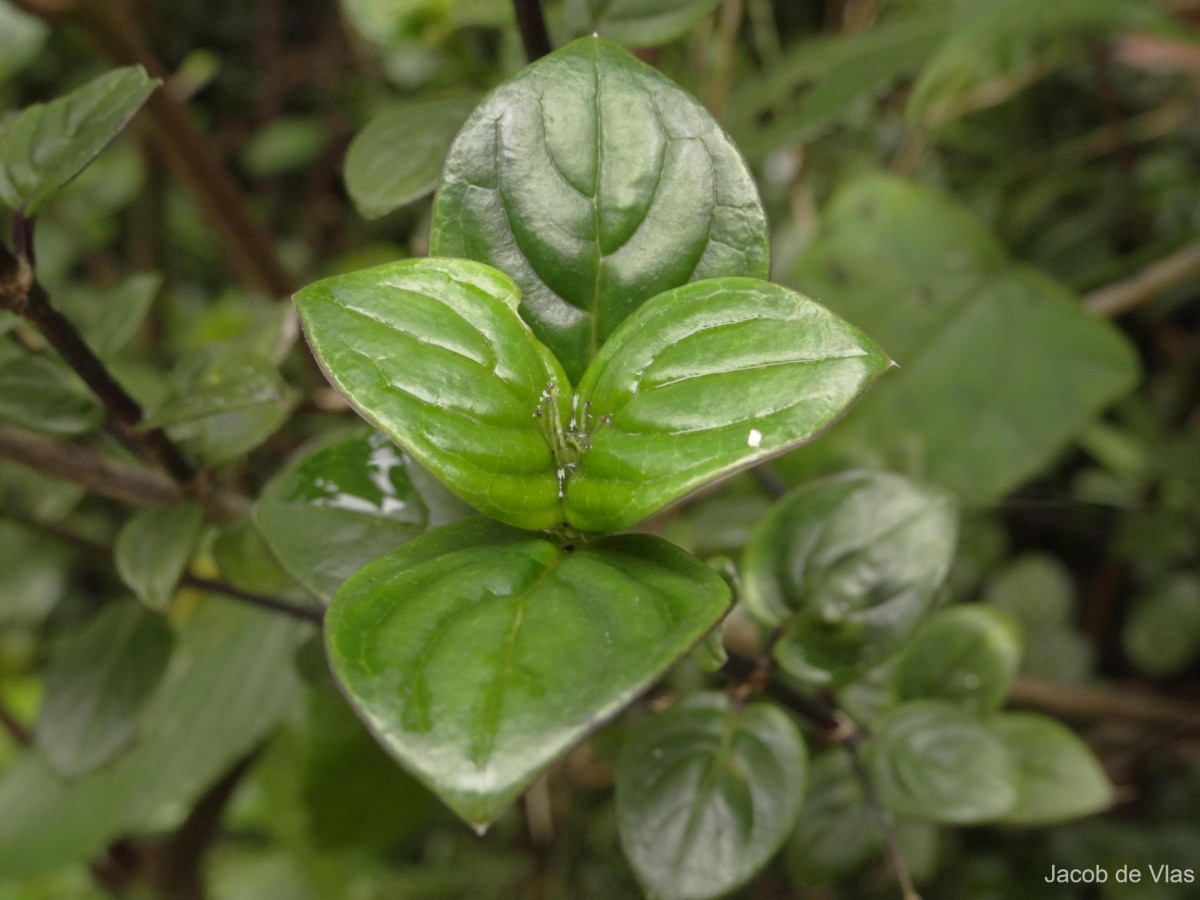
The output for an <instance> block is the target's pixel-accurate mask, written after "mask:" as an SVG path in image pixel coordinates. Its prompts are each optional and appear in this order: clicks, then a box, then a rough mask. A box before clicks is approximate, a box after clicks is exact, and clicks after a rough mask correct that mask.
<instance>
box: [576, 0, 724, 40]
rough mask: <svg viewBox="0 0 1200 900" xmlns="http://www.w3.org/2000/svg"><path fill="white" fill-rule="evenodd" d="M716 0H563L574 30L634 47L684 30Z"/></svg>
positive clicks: (677, 35)
mask: <svg viewBox="0 0 1200 900" xmlns="http://www.w3.org/2000/svg"><path fill="white" fill-rule="evenodd" d="M718 3H720V0H567V9H566V12H567V18H568V21H569V22H570V23H571V27H572V30H573V31H575V33H576V34H599V35H600V36H601V37H606V38H609V39H610V40H614V41H618V42H620V43H622V44H628V45H631V46H634V47H651V46H653V45H655V44H665V43H667V42H668V41H673V40H674V39H675V38H677V37H681V36H682V35H685V34H687V33H688V32H689V31H690V30H691V29H692V26H693V25H695V24H696V23H697V22H699V21H700V20H701V19H703V18H704V17H705V16H707V15H709V14H710V13H711V12H712V11H713V10H714V9H716V8H717V4H718Z"/></svg>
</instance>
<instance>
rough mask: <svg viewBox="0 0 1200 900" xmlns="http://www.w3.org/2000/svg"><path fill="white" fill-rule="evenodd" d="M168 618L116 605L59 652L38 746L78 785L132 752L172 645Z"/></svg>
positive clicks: (50, 676) (52, 665)
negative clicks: (89, 774) (132, 741)
mask: <svg viewBox="0 0 1200 900" xmlns="http://www.w3.org/2000/svg"><path fill="white" fill-rule="evenodd" d="M173 640H174V639H173V636H172V634H171V629H170V628H169V627H168V626H167V624H166V622H165V621H164V620H163V618H162V617H161V616H156V615H154V614H153V613H149V612H147V611H146V610H145V609H144V608H142V607H141V606H139V605H138V604H137V603H134V602H133V601H129V602H121V603H111V604H109V605H108V606H107V607H106V608H104V609H103V610H101V611H100V612H99V613H98V614H97V615H96V616H95V617H94V618H93V619H91V620H89V621H88V622H87V623H86V624H85V625H84V626H83V627H82V628H80V629H79V630H78V631H76V632H74V633H73V634H71V635H70V636H69V637H67V638H65V639H64V640H63V641H62V643H61V644H60V645H59V646H58V648H57V649H56V650H55V653H54V656H53V657H52V658H51V660H50V666H49V669H48V670H47V672H46V696H45V699H44V700H43V701H42V707H41V710H40V711H39V713H38V724H37V746H38V748H39V749H40V750H41V751H42V753H44V754H45V756H46V758H47V759H48V760H49V761H50V763H51V764H52V765H53V766H54V768H55V769H56V770H57V771H58V772H59V773H60V774H62V775H64V776H66V777H67V778H77V777H78V776H80V775H83V774H85V773H87V772H90V771H91V770H92V769H95V768H97V767H98V766H102V765H104V764H105V763H106V762H108V761H109V760H111V759H112V758H113V757H114V756H116V755H117V754H118V753H119V752H121V751H122V750H123V749H125V747H126V746H127V745H128V744H129V741H130V739H131V738H132V737H133V733H134V729H135V728H136V726H137V723H138V717H139V715H140V713H141V712H142V709H143V707H144V706H145V703H146V700H147V698H148V697H149V696H150V694H151V692H152V691H153V690H154V689H155V688H156V687H157V686H158V682H159V680H160V679H161V678H162V675H163V672H164V671H165V670H166V667H167V661H168V660H169V659H170V656H171V646H172V643H173Z"/></svg>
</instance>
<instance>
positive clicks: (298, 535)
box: [254, 430, 469, 601]
mask: <svg viewBox="0 0 1200 900" xmlns="http://www.w3.org/2000/svg"><path fill="white" fill-rule="evenodd" d="M468 513H469V510H468V508H467V507H466V506H464V505H463V504H462V503H461V502H460V501H459V500H458V498H456V497H454V496H453V495H452V494H450V493H449V492H448V491H447V490H446V489H445V488H443V487H442V486H441V485H440V484H438V483H437V482H436V481H434V480H433V479H432V478H431V477H429V475H428V473H426V472H424V471H418V470H417V467H415V466H414V465H413V463H412V461H411V460H406V459H405V458H404V456H403V455H402V453H401V451H400V449H399V448H398V447H396V445H395V444H393V443H392V442H391V441H390V440H389V439H388V438H387V436H386V435H384V434H381V433H379V432H372V431H367V430H359V431H355V432H354V433H352V434H348V435H339V436H337V437H335V438H333V439H332V440H329V441H325V442H324V443H322V444H321V445H320V446H319V447H317V448H315V449H313V450H311V451H309V452H306V453H303V454H301V455H299V457H298V458H297V459H296V460H294V461H293V462H292V463H290V464H289V465H288V466H287V467H286V468H284V469H283V470H282V471H281V472H280V473H279V474H278V475H276V476H275V477H274V478H272V479H271V481H270V483H269V484H268V485H267V486H266V488H264V490H263V493H262V497H261V498H260V499H259V501H258V505H257V506H256V507H255V512H254V515H255V519H256V521H257V522H258V527H259V528H260V529H261V531H262V533H263V535H264V536H265V537H266V539H267V542H268V544H269V545H270V547H271V550H272V552H274V554H275V555H276V556H277V557H278V558H279V561H280V562H281V563H283V565H284V566H285V567H286V568H287V569H288V571H289V572H291V573H292V575H293V576H295V578H296V579H297V580H298V581H299V582H300V583H301V584H303V585H304V586H305V587H306V588H308V589H309V590H310V591H312V592H313V593H314V594H316V595H317V596H318V597H320V598H321V599H323V600H326V601H328V600H329V599H331V598H332V597H333V595H334V592H336V591H337V589H338V588H339V587H340V586H341V584H342V582H344V581H345V580H346V579H347V578H349V577H350V576H351V575H353V574H354V573H355V572H357V571H358V570H359V569H361V568H362V567H363V566H365V565H366V564H367V563H369V562H371V561H372V560H375V559H378V558H379V557H380V556H383V554H385V553H387V552H388V551H389V550H393V549H395V548H396V547H398V546H399V545H400V544H403V543H404V542H405V541H407V540H410V539H411V538H414V537H416V536H417V535H419V534H421V533H423V532H424V531H425V529H426V528H436V527H438V526H440V525H445V524H447V523H448V522H450V521H452V520H454V519H457V518H462V517H463V516H464V515H466V514H468Z"/></svg>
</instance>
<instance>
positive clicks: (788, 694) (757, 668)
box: [721, 647, 844, 734]
mask: <svg viewBox="0 0 1200 900" xmlns="http://www.w3.org/2000/svg"><path fill="white" fill-rule="evenodd" d="M725 654H726V656H727V657H728V659H727V660H726V662H725V665H724V666H722V667H721V673H722V674H723V675H725V677H726V678H728V679H730V680H731V681H734V682H739V683H744V684H748V685H750V686H751V687H752V688H753V689H755V690H762V691H764V692H765V693H766V694H768V695H769V696H770V697H772V698H773V699H775V700H777V701H779V702H780V703H781V704H783V705H784V706H786V707H787V708H788V709H790V710H792V711H793V712H795V713H798V714H799V715H800V716H802V717H803V718H805V719H807V720H808V721H809V722H811V723H812V724H813V725H815V726H816V727H817V728H819V729H821V731H822V732H824V733H826V734H834V733H837V732H839V731H842V730H843V729H844V725H843V723H842V721H841V720H840V719H838V717H837V716H836V715H834V713H833V711H832V710H830V709H828V708H826V707H825V706H823V705H822V704H820V703H818V702H817V701H815V700H813V699H812V698H811V697H807V696H805V695H804V694H802V693H800V692H799V691H797V690H795V689H793V688H791V687H789V686H788V685H786V684H784V683H783V682H781V681H779V680H778V679H775V678H771V672H772V666H771V663H770V662H769V661H768V660H767V659H755V658H754V657H753V656H750V655H749V654H746V653H743V652H742V651H740V650H735V649H733V648H732V647H726V648H725Z"/></svg>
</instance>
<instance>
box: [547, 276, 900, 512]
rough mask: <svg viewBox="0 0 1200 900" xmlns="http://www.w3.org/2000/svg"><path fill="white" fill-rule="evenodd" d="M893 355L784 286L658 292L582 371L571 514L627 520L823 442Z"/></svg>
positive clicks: (706, 285)
mask: <svg viewBox="0 0 1200 900" xmlns="http://www.w3.org/2000/svg"><path fill="white" fill-rule="evenodd" d="M889 365H891V363H890V361H889V360H888V358H887V356H886V355H885V354H884V353H883V352H882V351H881V350H880V349H879V348H878V347H877V346H875V344H874V343H872V342H871V340H870V339H869V338H867V337H866V336H865V335H863V334H862V333H861V332H860V331H858V329H856V328H855V327H854V326H852V325H849V324H848V323H846V322H844V321H842V320H841V319H839V318H837V317H836V316H834V315H833V314H831V313H830V312H829V311H828V310H827V309H825V308H824V307H823V306H821V305H819V304H817V303H814V302H813V301H811V300H809V299H808V298H807V297H803V296H801V295H799V294H796V293H794V292H793V291H789V290H787V289H786V288H782V287H779V286H778V285H773V284H769V283H767V282H764V281H756V280H752V279H748V278H721V279H711V280H708V281H702V282H698V283H696V284H690V285H686V286H684V287H681V288H677V289H675V290H673V291H669V292H667V293H665V294H662V295H660V296H658V297H655V298H654V299H653V300H651V301H649V302H648V303H646V304H645V305H644V306H642V307H641V308H639V309H638V310H637V311H636V312H634V313H633V314H632V315H631V316H630V317H629V318H628V319H626V320H625V322H624V323H623V324H622V325H621V327H620V328H618V329H617V331H616V332H614V334H613V335H612V337H611V338H609V340H608V342H607V343H606V344H605V345H604V348H603V349H602V350H601V351H600V354H599V355H598V356H597V357H596V359H595V360H593V362H592V364H591V365H590V366H589V367H588V371H587V374H586V375H585V376H584V378H583V380H582V382H580V385H579V390H578V396H579V400H578V408H579V409H580V410H581V411H582V413H581V415H582V419H583V421H582V425H583V432H584V434H583V437H582V441H583V445H584V447H585V448H586V449H585V450H584V451H583V452H582V453H581V455H580V458H579V463H578V465H577V467H575V469H574V471H573V474H571V475H570V477H569V480H568V482H567V490H566V518H567V521H569V522H570V523H571V524H572V525H575V526H576V527H578V528H581V529H584V530H590V531H616V530H619V529H621V528H628V527H630V526H632V525H635V524H637V523H638V522H640V521H642V520H643V519H645V518H646V517H647V516H649V515H651V514H652V513H654V512H657V511H658V510H660V509H662V508H663V507H664V506H666V505H668V504H669V503H671V502H673V501H675V500H678V499H679V498H681V497H683V496H685V495H687V494H689V493H691V492H692V491H694V490H695V489H697V488H699V487H702V486H703V485H705V484H708V483H710V482H712V481H714V480H716V479H718V478H720V477H722V476H724V475H728V474H730V473H731V472H734V471H737V470H738V469H742V468H746V467H747V466H750V465H753V464H754V463H756V462H759V461H761V460H764V459H767V458H769V457H771V456H774V455H777V454H779V453H781V452H783V451H785V450H787V449H790V448H791V447H795V446H797V445H798V444H802V443H804V442H806V441H808V440H811V439H812V438H813V437H815V436H816V435H817V434H819V433H820V432H821V431H823V430H824V429H825V428H827V427H828V426H829V425H830V424H831V423H832V422H833V421H834V420H835V419H837V418H838V417H839V416H840V415H841V414H842V413H843V412H844V411H845V410H846V408H847V407H848V406H849V405H850V404H851V403H853V402H854V400H855V399H856V398H857V397H858V396H859V395H860V394H861V393H862V392H863V391H864V390H865V389H866V387H867V385H869V384H870V383H871V382H872V381H873V380H874V379H875V378H876V377H877V376H878V375H879V374H880V373H881V372H883V371H884V370H885V369H886V368H887V367H888V366H889Z"/></svg>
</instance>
